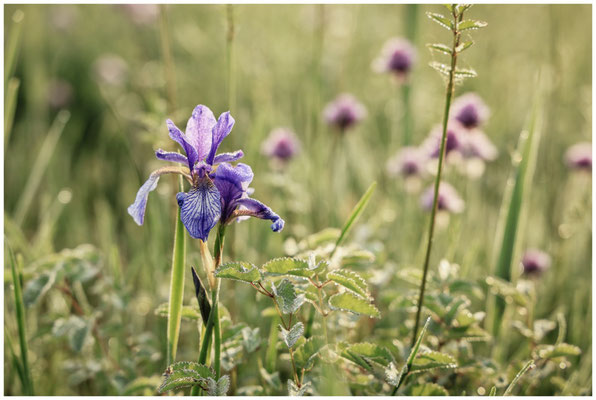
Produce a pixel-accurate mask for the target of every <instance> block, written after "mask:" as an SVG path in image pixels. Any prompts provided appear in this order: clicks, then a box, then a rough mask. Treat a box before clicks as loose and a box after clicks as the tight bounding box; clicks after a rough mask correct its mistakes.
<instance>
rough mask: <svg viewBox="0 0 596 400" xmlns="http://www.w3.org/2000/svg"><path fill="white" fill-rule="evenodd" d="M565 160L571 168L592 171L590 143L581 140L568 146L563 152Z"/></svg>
mask: <svg viewBox="0 0 596 400" xmlns="http://www.w3.org/2000/svg"><path fill="white" fill-rule="evenodd" d="M565 161H566V162H567V166H568V167H569V168H571V169H576V170H580V171H586V172H592V144H591V143H589V142H581V143H576V144H574V145H573V146H571V147H569V149H567V152H566V153H565Z"/></svg>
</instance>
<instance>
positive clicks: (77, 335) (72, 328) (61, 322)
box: [52, 315, 90, 353]
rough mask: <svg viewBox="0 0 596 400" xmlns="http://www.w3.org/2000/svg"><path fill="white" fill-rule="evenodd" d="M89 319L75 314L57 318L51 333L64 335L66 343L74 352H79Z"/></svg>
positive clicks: (88, 326) (87, 329)
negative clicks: (66, 339)
mask: <svg viewBox="0 0 596 400" xmlns="http://www.w3.org/2000/svg"><path fill="white" fill-rule="evenodd" d="M89 330H90V321H86V320H84V319H83V318H81V317H79V316H77V315H71V316H70V317H68V318H66V319H65V318H59V319H57V320H56V321H55V322H54V325H53V326H52V334H53V335H55V336H58V337H60V336H66V337H67V338H68V344H69V345H70V347H71V349H72V350H74V351H75V352H77V353H78V352H80V351H81V349H82V348H83V344H85V339H86V338H87V335H88V334H89Z"/></svg>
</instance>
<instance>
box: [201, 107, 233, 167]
mask: <svg viewBox="0 0 596 400" xmlns="http://www.w3.org/2000/svg"><path fill="white" fill-rule="evenodd" d="M234 122H235V121H234V118H232V116H231V115H230V112H229V111H226V112H225V113H223V114H221V115H220V116H219V119H218V120H217V124H215V126H214V127H213V129H212V135H213V139H212V142H211V151H210V152H209V155H208V156H207V160H206V161H207V164H211V165H213V161H214V160H215V153H216V152H217V149H218V148H219V145H220V144H221V142H222V141H223V140H224V139H225V137H226V136H228V135H229V134H230V132H231V131H232V128H233V127H234Z"/></svg>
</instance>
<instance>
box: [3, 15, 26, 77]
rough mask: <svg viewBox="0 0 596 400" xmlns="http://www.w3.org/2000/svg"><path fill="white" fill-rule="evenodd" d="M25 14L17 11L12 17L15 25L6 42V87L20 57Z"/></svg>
mask: <svg viewBox="0 0 596 400" xmlns="http://www.w3.org/2000/svg"><path fill="white" fill-rule="evenodd" d="M24 18H25V13H24V12H23V11H22V10H16V11H15V12H14V14H13V15H12V22H13V25H12V27H11V29H10V36H8V40H7V42H6V48H5V53H4V85H5V86H6V83H7V82H8V80H9V79H10V78H11V77H12V74H13V72H14V68H15V65H16V63H17V58H18V55H19V48H20V46H19V42H20V41H21V32H22V30H23V19H24Z"/></svg>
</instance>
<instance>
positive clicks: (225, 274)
mask: <svg viewBox="0 0 596 400" xmlns="http://www.w3.org/2000/svg"><path fill="white" fill-rule="evenodd" d="M215 276H216V277H218V278H225V279H234V280H237V281H240V282H246V283H251V282H258V281H260V280H261V279H262V276H261V272H260V271H259V269H258V268H257V267H256V266H254V265H253V264H251V263H248V262H228V263H225V264H222V265H221V266H219V268H217V270H215Z"/></svg>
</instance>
